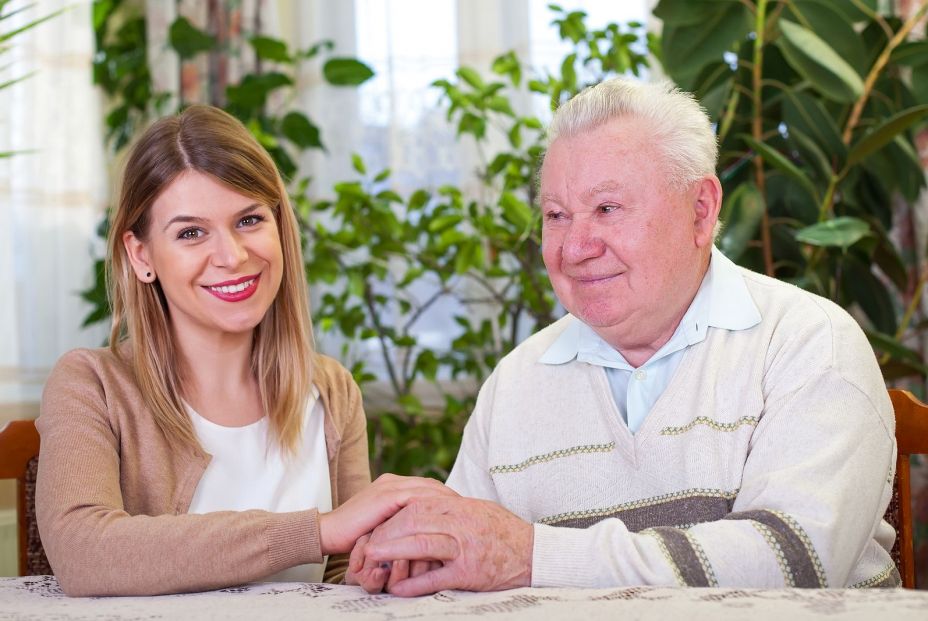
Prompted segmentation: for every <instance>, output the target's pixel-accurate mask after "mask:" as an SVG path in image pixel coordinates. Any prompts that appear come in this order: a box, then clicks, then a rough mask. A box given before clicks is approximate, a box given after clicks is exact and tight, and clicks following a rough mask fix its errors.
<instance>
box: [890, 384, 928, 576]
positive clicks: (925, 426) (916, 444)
mask: <svg viewBox="0 0 928 621" xmlns="http://www.w3.org/2000/svg"><path fill="white" fill-rule="evenodd" d="M889 398H890V399H891V400H892V402H893V410H894V411H895V413H896V445H897V446H898V457H897V458H896V480H895V481H894V482H893V498H892V500H891V501H890V503H889V508H888V509H887V510H886V520H887V521H888V522H889V523H890V524H891V525H892V526H893V528H895V529H896V543H895V545H894V546H893V550H892V554H893V560H894V561H896V566H897V567H898V568H899V574H900V575H901V576H902V586H903V587H905V588H907V589H914V588H915V544H914V542H913V540H912V489H911V482H910V479H909V456H910V455H922V454H928V404H925V403H922V402H921V401H919V400H918V399H917V398H916V397H915V395H913V394H912V393H910V392H909V391H908V390H900V389H898V388H891V389H890V390H889Z"/></svg>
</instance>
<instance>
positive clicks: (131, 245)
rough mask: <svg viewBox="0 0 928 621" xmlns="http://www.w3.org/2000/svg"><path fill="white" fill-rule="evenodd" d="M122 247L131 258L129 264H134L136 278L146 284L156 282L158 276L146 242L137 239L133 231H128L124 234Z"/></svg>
mask: <svg viewBox="0 0 928 621" xmlns="http://www.w3.org/2000/svg"><path fill="white" fill-rule="evenodd" d="M122 245H123V246H124V247H125V249H126V255H127V256H128V257H129V263H131V264H132V270H133V271H134V272H135V276H136V278H138V279H139V280H141V281H142V282H146V283H148V282H154V281H155V279H156V278H157V275H156V274H155V269H154V267H153V266H152V262H151V257H150V256H149V253H148V247H147V246H146V245H145V242H143V241H142V240H140V239H139V238H138V237H136V236H135V233H133V232H132V231H126V232H125V233H123V234H122Z"/></svg>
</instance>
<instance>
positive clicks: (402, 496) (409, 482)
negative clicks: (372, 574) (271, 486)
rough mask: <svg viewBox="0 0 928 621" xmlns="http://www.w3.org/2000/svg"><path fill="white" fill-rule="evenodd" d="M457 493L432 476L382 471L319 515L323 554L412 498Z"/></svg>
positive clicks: (342, 548) (341, 548)
mask: <svg viewBox="0 0 928 621" xmlns="http://www.w3.org/2000/svg"><path fill="white" fill-rule="evenodd" d="M431 496H455V497H456V496H457V493H456V492H455V491H454V490H452V489H451V488H449V487H445V486H444V485H443V484H441V483H439V482H438V481H436V480H435V479H424V478H419V477H401V476H396V475H393V474H385V475H382V476H380V477H378V478H377V480H376V481H374V482H373V483H371V484H370V485H368V486H367V487H365V488H364V489H363V490H361V491H360V492H359V493H357V494H355V495H354V496H352V497H351V498H349V499H348V501H347V502H345V503H344V504H343V505H341V506H339V507H338V508H337V509H335V510H334V511H332V512H331V513H323V514H321V515H320V516H319V538H320V539H321V543H322V553H323V554H340V553H344V552H348V551H349V550H351V549H352V546H354V544H355V542H356V541H357V540H358V539H359V538H360V537H362V536H363V535H366V534H368V533H370V532H371V530H373V529H374V527H375V526H377V525H379V524H380V523H381V522H383V521H384V520H386V519H387V518H389V517H390V516H392V515H393V514H394V513H396V512H397V511H399V510H400V509H402V508H403V507H405V506H406V504H407V503H408V502H409V501H410V500H411V499H412V498H427V497H431Z"/></svg>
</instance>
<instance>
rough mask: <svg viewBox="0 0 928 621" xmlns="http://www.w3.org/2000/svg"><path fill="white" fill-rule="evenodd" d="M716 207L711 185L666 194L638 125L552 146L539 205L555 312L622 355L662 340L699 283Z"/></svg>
mask: <svg viewBox="0 0 928 621" xmlns="http://www.w3.org/2000/svg"><path fill="white" fill-rule="evenodd" d="M712 189H716V190H718V192H717V193H716V194H715V195H714V196H706V192H708V191H710V190H712ZM710 194H711V192H710ZM720 197H721V194H720V189H719V188H718V181H717V180H715V179H714V178H711V179H705V180H703V181H702V182H697V183H694V184H692V187H691V188H690V189H687V190H685V191H680V190H676V189H674V188H672V187H671V186H670V184H669V183H668V178H667V173H666V171H665V166H664V164H663V162H662V156H661V154H660V153H659V151H658V150H657V148H655V146H654V145H653V144H652V139H651V135H650V132H649V131H648V128H647V125H646V124H645V123H643V122H642V121H640V120H638V119H635V118H621V119H615V120H612V121H610V122H609V123H607V124H605V125H602V126H600V127H597V128H594V129H592V130H590V131H587V132H584V133H582V134H579V135H577V136H573V137H561V138H558V139H557V140H555V141H554V143H553V144H552V145H551V146H550V148H549V149H548V153H547V155H546V157H545V160H544V165H543V167H542V171H541V199H540V200H541V209H542V218H543V229H542V239H543V248H542V252H543V256H544V261H545V266H546V267H547V270H548V277H549V278H550V279H551V284H552V285H553V286H554V291H555V293H556V294H557V296H558V298H559V299H560V300H561V303H562V304H563V305H564V307H565V308H567V310H568V311H570V313H571V314H573V315H574V316H575V317H578V318H579V319H581V320H583V321H584V322H585V323H586V324H588V325H589V326H591V327H592V328H593V329H594V330H595V331H596V332H597V333H598V334H599V335H600V336H601V337H603V338H604V339H605V340H606V341H607V342H609V343H610V344H612V345H613V346H614V347H617V348H619V349H620V350H622V351H623V353H624V348H625V347H630V348H635V347H640V346H642V344H643V343H644V342H646V341H647V340H648V339H655V338H656V339H659V338H661V337H662V336H664V333H667V331H668V330H669V331H670V332H669V333H667V334H666V335H665V336H666V338H669V336H670V333H672V331H673V329H675V327H676V324H677V323H678V322H679V320H680V318H681V317H682V315H683V313H685V311H686V308H687V307H688V306H689V303H690V302H691V300H692V297H693V295H695V292H696V290H697V289H698V287H699V283H700V282H701V281H702V277H703V274H704V273H705V267H706V257H707V255H708V250H709V247H710V244H711V243H712V228H713V226H714V225H715V219H716V217H717V214H718V205H717V202H718V201H719V200H720ZM713 200H714V201H715V202H716V204H715V205H711V204H710V203H711V202H712V201H713ZM670 324H673V325H670ZM665 340H666V339H665Z"/></svg>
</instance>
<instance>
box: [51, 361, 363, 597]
mask: <svg viewBox="0 0 928 621" xmlns="http://www.w3.org/2000/svg"><path fill="white" fill-rule="evenodd" d="M313 373H314V375H313V383H314V384H315V385H316V387H317V388H318V389H319V393H320V396H321V398H322V402H323V405H324V406H325V423H324V428H325V439H326V446H327V448H328V457H329V476H330V478H331V487H332V506H333V507H337V506H339V504H340V503H342V502H344V501H345V500H347V499H348V498H350V497H351V496H352V495H354V494H355V493H357V492H358V491H359V490H360V489H362V488H363V487H364V486H366V485H367V484H368V483H370V471H369V469H368V457H367V451H368V449H367V434H366V422H365V418H364V411H363V409H362V404H361V394H360V391H359V390H358V387H357V385H356V384H355V383H354V381H353V379H352V377H351V374H350V373H348V371H347V370H345V369H344V368H343V367H342V366H340V365H339V364H338V363H337V362H336V361H334V360H332V359H330V358H326V357H324V356H321V355H317V356H316V357H315V361H314V369H313ZM36 426H37V427H38V430H39V433H40V434H41V438H42V442H41V452H40V456H39V473H38V482H37V488H36V512H37V517H38V525H39V531H40V533H41V537H42V543H43V544H44V546H45V551H46V553H47V555H48V559H49V561H50V563H51V566H52V568H53V569H54V571H55V575H56V576H57V578H58V582H59V584H60V585H61V588H62V589H63V590H64V591H65V593H67V594H68V595H74V596H90V595H154V594H163V593H177V592H183V591H200V590H207V589H217V588H222V587H226V586H230V585H234V584H241V583H244V582H249V581H253V580H259V579H261V578H263V577H265V576H268V575H270V574H272V573H274V572H277V571H280V570H282V569H285V568H288V567H292V566H294V565H299V564H304V563H319V562H321V561H322V551H321V545H320V540H319V515H318V512H317V511H316V510H315V509H310V510H306V511H296V512H292V513H270V512H267V511H259V510H251V511H226V512H216V513H209V514H203V515H188V514H187V508H188V507H189V506H190V501H191V498H192V497H193V493H194V490H195V489H196V486H197V483H198V482H199V480H200V478H201V476H202V475H203V472H204V470H205V469H206V466H207V464H208V463H209V460H210V456H209V455H208V454H206V453H205V452H203V450H202V449H200V448H197V449H196V450H194V449H190V450H187V451H184V452H177V451H173V450H172V449H171V448H170V446H169V445H168V443H167V441H166V440H165V438H164V436H163V435H162V433H161V432H160V430H159V429H158V427H157V425H156V423H155V420H154V418H153V416H152V415H151V413H150V411H149V410H148V408H147V406H146V404H145V402H144V400H143V399H142V396H141V394H140V393H139V390H138V388H137V386H136V382H135V380H134V376H133V373H132V371H131V369H130V367H129V366H128V365H127V364H125V363H124V362H123V361H122V360H120V359H119V358H117V357H116V356H115V355H114V354H113V353H112V352H110V351H109V350H108V349H97V350H87V349H83V350H75V351H72V352H69V353H68V354H65V355H64V356H63V357H62V358H61V360H59V362H58V364H57V365H56V366H55V369H54V370H53V371H52V373H51V376H50V377H49V379H48V382H47V384H46V386H45V392H44V394H43V395H42V406H41V415H40V417H39V419H38V420H37V421H36ZM346 565H347V559H346V558H345V557H344V556H342V557H333V558H331V559H329V563H328V567H327V569H326V580H333V579H337V578H338V577H339V576H340V575H341V574H343V573H344V571H345V567H346Z"/></svg>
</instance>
